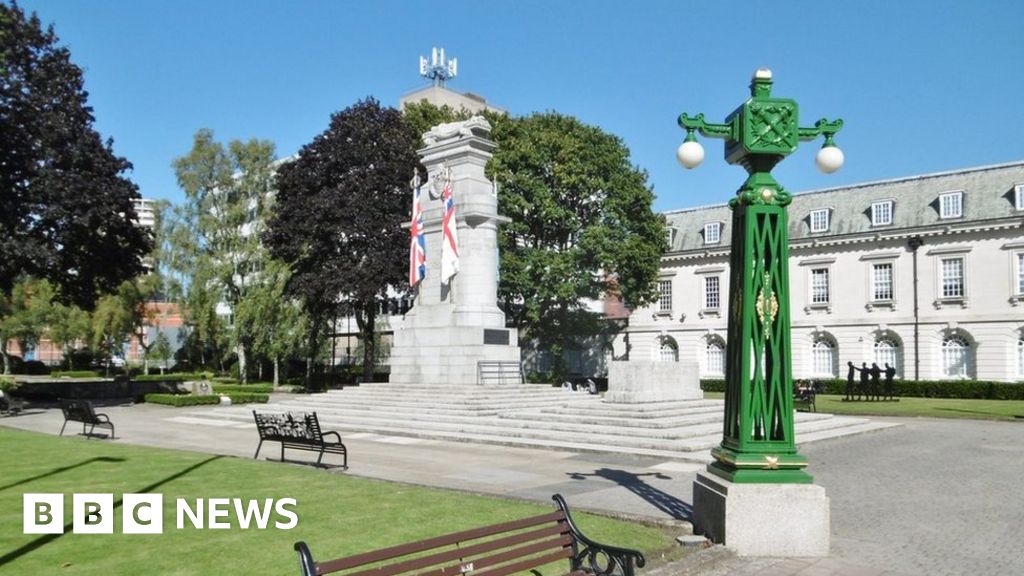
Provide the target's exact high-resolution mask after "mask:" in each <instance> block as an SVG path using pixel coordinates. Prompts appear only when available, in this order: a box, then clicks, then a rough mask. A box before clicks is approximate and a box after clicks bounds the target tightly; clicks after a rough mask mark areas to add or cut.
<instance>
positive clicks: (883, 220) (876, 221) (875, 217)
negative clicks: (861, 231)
mask: <svg viewBox="0 0 1024 576" xmlns="http://www.w3.org/2000/svg"><path fill="white" fill-rule="evenodd" d="M892 204H893V201H892V200H882V201H881V202H875V203H873V204H871V225H872V226H887V225H889V224H892Z"/></svg>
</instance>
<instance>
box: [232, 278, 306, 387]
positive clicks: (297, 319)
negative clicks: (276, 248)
mask: <svg viewBox="0 0 1024 576" xmlns="http://www.w3.org/2000/svg"><path fill="white" fill-rule="evenodd" d="M290 277H291V273H290V271H289V269H288V266H287V264H285V263H283V262H281V261H279V260H270V261H269V262H268V264H267V267H266V268H265V269H264V270H263V282H262V283H261V284H260V285H259V286H258V287H256V288H254V290H253V293H252V294H251V295H250V297H249V298H247V299H246V300H245V301H244V302H241V303H240V304H239V306H238V309H237V310H236V312H235V322H237V323H239V324H240V325H242V326H244V329H245V330H246V331H248V332H249V333H250V334H252V335H253V343H252V348H253V352H254V353H255V354H257V355H260V356H262V357H264V358H267V359H269V360H270V361H271V362H272V363H273V364H274V385H275V386H278V385H280V383H281V364H282V362H283V361H285V360H287V359H288V358H290V357H292V356H296V355H298V354H300V353H301V349H302V343H303V340H304V337H305V336H306V334H307V327H306V316H305V314H303V311H302V307H301V306H300V305H299V303H298V302H297V301H295V300H293V299H292V298H290V297H289V296H288V294H287V287H288V280H289V278H290Z"/></svg>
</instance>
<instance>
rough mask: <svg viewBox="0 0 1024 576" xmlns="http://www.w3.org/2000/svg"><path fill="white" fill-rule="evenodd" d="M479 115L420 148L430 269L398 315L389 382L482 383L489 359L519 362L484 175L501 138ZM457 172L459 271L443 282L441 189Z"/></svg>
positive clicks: (434, 132) (438, 132)
mask: <svg viewBox="0 0 1024 576" xmlns="http://www.w3.org/2000/svg"><path fill="white" fill-rule="evenodd" d="M490 129H491V127H490V125H489V124H488V123H487V121H486V120H484V119H483V118H480V117H473V118H471V119H469V120H467V121H465V122H453V123H449V124H441V125H439V126H435V127H434V128H432V129H431V130H430V131H429V132H427V133H426V134H425V135H424V141H425V142H427V146H426V147H425V148H423V149H422V150H419V151H418V153H419V155H420V157H421V158H422V162H423V165H424V166H425V167H426V168H427V173H428V175H429V179H428V181H427V184H426V185H425V188H424V191H423V194H422V195H421V202H422V205H423V230H424V236H425V239H426V256H427V273H426V276H425V277H424V279H423V281H422V282H421V283H420V285H419V287H418V292H417V294H416V299H415V301H414V303H413V307H412V309H411V310H410V311H409V312H408V313H407V314H406V315H405V318H404V319H403V320H402V321H398V322H396V321H393V322H392V327H393V328H394V345H393V346H392V348H391V377H390V381H391V382H395V383H400V384H411V383H425V384H434V383H437V384H472V383H477V364H478V363H479V362H482V361H491V362H493V361H499V362H514V363H519V361H520V354H519V341H518V335H517V334H516V331H515V330H514V329H510V328H506V327H505V313H504V312H502V311H501V309H500V308H498V304H497V300H498V226H499V225H500V224H502V223H504V222H507V221H508V219H507V218H505V217H503V216H500V215H499V214H498V198H497V196H496V195H495V189H494V185H493V184H492V183H491V181H490V180H488V179H487V176H486V175H485V174H484V168H485V167H486V166H487V161H488V160H490V158H491V151H492V150H493V149H494V146H495V145H494V143H493V142H492V141H490V140H489V139H488V135H489V134H490ZM445 167H447V169H448V170H449V171H450V178H451V185H452V197H453V199H454V201H455V219H456V223H457V227H458V237H459V273H458V274H456V275H455V276H454V277H453V278H452V280H451V282H450V283H444V284H442V282H441V239H442V238H441V221H442V217H443V206H442V204H441V199H440V191H441V189H442V188H443V186H444V176H443V171H444V169H445Z"/></svg>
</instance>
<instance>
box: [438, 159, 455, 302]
mask: <svg viewBox="0 0 1024 576" xmlns="http://www.w3.org/2000/svg"><path fill="white" fill-rule="evenodd" d="M446 172H447V171H446ZM445 176H446V177H445V183H444V192H442V193H441V203H442V204H443V205H444V217H443V219H442V220H441V282H442V283H445V284H447V283H450V282H451V277H452V276H455V275H456V274H457V273H458V272H459V228H458V225H457V224H456V222H455V199H454V198H452V180H451V176H449V175H447V174H446V175H445Z"/></svg>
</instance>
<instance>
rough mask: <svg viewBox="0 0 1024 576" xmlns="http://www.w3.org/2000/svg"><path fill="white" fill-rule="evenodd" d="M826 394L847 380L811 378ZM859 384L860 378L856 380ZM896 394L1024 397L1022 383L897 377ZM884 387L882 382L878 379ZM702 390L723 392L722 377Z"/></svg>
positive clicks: (842, 391)
mask: <svg viewBox="0 0 1024 576" xmlns="http://www.w3.org/2000/svg"><path fill="white" fill-rule="evenodd" d="M810 380H811V381H813V382H816V383H818V384H819V385H820V386H821V391H822V392H823V393H825V394H845V393H846V380H842V379H839V378H829V379H814V378H811V379H810ZM855 384H856V385H858V386H859V385H860V381H859V380H858V381H857V382H855ZM893 385H894V388H895V392H896V396H904V397H907V398H960V399H977V400H1024V382H991V381H987V380H896V381H894V382H893ZM881 386H882V387H883V388H884V387H885V381H884V380H883V381H882V382H881ZM700 387H701V390H704V391H705V392H725V380H717V379H707V380H701V381H700Z"/></svg>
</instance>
